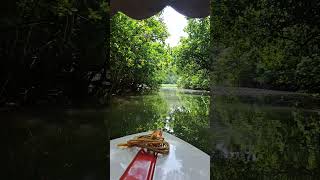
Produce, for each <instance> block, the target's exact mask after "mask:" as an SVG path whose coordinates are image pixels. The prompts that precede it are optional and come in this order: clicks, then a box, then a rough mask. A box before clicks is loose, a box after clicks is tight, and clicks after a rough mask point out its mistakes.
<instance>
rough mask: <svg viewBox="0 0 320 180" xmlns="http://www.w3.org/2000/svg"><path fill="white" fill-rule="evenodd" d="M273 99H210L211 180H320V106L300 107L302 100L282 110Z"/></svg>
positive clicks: (292, 99)
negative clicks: (319, 179)
mask: <svg viewBox="0 0 320 180" xmlns="http://www.w3.org/2000/svg"><path fill="white" fill-rule="evenodd" d="M271 97H272V95H270V96H244V95H232V94H225V95H214V94H213V95H212V96H211V105H210V106H211V107H210V128H211V133H210V137H211V152H210V154H211V166H212V167H211V170H212V171H211V178H212V179H239V178H240V179H241V178H244V179H317V178H318V177H319V172H320V169H319V168H320V166H319V162H320V157H319V153H318V152H319V150H320V143H319V142H320V136H319V134H320V131H319V127H320V123H319V122H320V116H319V106H318V105H313V107H312V109H318V110H312V109H306V108H305V107H297V106H295V104H302V102H303V101H304V100H303V99H304V98H303V97H300V98H297V97H298V96H296V97H290V95H289V96H287V97H286V98H284V99H283V100H284V101H283V102H280V101H281V99H279V100H278V101H277V102H278V104H277V103H276V102H273V101H270V100H269V99H270V98H271ZM274 98H276V96H275V97H274ZM288 102H289V103H288ZM292 102H295V103H292ZM309 108H310V107H309Z"/></svg>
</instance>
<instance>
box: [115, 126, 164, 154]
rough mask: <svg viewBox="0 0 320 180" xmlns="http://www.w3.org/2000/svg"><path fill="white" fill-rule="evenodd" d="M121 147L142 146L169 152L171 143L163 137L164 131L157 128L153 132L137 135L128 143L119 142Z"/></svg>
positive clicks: (160, 151) (158, 151)
mask: <svg viewBox="0 0 320 180" xmlns="http://www.w3.org/2000/svg"><path fill="white" fill-rule="evenodd" d="M118 146H119V147H129V148H130V147H140V148H146V149H147V150H148V151H153V152H155V153H161V154H168V153H169V147H170V146H169V143H168V142H166V141H165V140H164V138H163V137H162V131H161V130H156V131H154V132H153V133H152V134H148V135H142V136H137V137H135V138H134V139H132V140H129V141H127V143H123V144H118Z"/></svg>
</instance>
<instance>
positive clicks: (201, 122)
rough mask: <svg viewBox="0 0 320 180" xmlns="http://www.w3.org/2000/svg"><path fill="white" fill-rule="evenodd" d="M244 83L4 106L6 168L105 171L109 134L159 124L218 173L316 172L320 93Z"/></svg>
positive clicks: (56, 175)
mask: <svg viewBox="0 0 320 180" xmlns="http://www.w3.org/2000/svg"><path fill="white" fill-rule="evenodd" d="M241 91H243V93H239V92H237V91H233V90H231V91H230V90H228V91H225V90H221V89H217V90H214V91H213V92H211V93H209V92H207V91H195V90H186V89H179V88H177V87H176V86H172V85H171V86H168V85H167V86H162V88H161V89H160V91H159V92H155V93H153V94H149V95H141V96H127V97H121V98H120V97H117V98H113V100H112V103H111V106H110V107H109V108H105V109H100V110H97V109H57V108H55V109H52V108H51V109H45V108H44V109H36V110H31V109H28V110H25V111H22V112H15V113H6V114H1V117H3V124H2V129H1V133H2V137H5V139H6V141H5V144H6V145H7V146H5V148H3V150H4V156H5V158H7V159H8V161H9V162H10V164H9V165H8V167H7V168H8V171H5V172H7V173H8V174H7V175H8V176H9V177H13V178H12V179H19V177H30V178H29V179H35V178H34V177H41V178H42V179H77V180H79V179H103V177H105V176H106V169H105V167H106V163H107V165H108V162H107V161H108V146H107V144H108V140H109V139H114V138H117V137H121V136H125V135H129V134H133V133H138V132H143V131H147V130H153V129H159V128H160V129H163V130H165V131H167V132H169V133H171V134H173V135H175V136H177V137H179V138H181V139H183V140H184V141H187V142H188V143H190V144H192V145H194V146H196V147H197V148H199V149H200V150H202V151H204V152H206V153H207V154H209V155H210V156H211V175H212V177H215V178H219V177H220V178H222V179H224V177H231V179H232V177H234V178H237V179H239V178H241V177H243V178H245V179H248V177H251V176H252V179H256V178H259V177H262V178H267V179H268V178H272V179H290V178H292V177H294V178H295V177H299V178H314V177H318V176H319V175H320V174H319V172H320V168H319V167H320V153H319V152H320V113H319V109H320V108H319V101H318V100H317V99H313V98H310V97H307V96H304V95H301V94H290V93H284V92H271V91H270V92H268V91H264V92H263V93H262V92H259V91H257V90H254V91H255V93H251V92H250V91H251V90H250V89H242V90H241ZM232 92H234V93H232ZM248 92H250V93H248ZM5 176H6V175H5Z"/></svg>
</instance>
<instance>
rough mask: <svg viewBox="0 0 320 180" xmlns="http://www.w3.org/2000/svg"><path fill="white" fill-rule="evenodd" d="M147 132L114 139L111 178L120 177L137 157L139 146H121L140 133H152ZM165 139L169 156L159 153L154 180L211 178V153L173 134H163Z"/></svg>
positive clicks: (111, 154) (111, 142) (111, 155)
mask: <svg viewBox="0 0 320 180" xmlns="http://www.w3.org/2000/svg"><path fill="white" fill-rule="evenodd" d="M150 133H152V132H143V133H138V134H132V135H129V136H125V137H121V138H117V139H113V140H111V141H110V179H111V180H118V179H119V178H120V177H121V175H122V174H123V173H124V172H125V170H126V168H127V167H128V165H129V164H130V162H131V161H132V160H133V158H134V157H135V156H136V154H137V153H138V151H139V148H137V147H133V148H125V149H122V148H119V147H117V145H118V144H120V143H125V142H127V141H128V140H130V139H133V138H134V137H136V136H140V135H146V134H150ZM162 136H163V137H164V139H165V141H167V142H168V143H169V144H170V152H169V154H168V155H161V154H159V155H158V158H157V161H156V167H155V171H154V176H153V179H154V180H173V179H175V180H194V179H196V180H209V179H210V156H209V155H207V154H206V153H204V152H203V151H201V150H199V149H197V148H196V147H194V146H192V145H191V144H189V143H187V142H185V141H183V140H181V139H179V138H177V137H175V136H173V135H171V134H169V133H166V132H163V133H162Z"/></svg>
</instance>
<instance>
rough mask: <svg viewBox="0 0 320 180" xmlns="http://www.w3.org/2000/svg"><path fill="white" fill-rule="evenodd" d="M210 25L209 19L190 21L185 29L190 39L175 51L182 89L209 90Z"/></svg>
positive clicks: (179, 82)
mask: <svg viewBox="0 0 320 180" xmlns="http://www.w3.org/2000/svg"><path fill="white" fill-rule="evenodd" d="M209 25H210V24H209V18H205V19H189V20H188V25H187V27H186V28H185V32H186V33H187V34H188V37H186V38H182V39H181V40H180V45H179V46H178V47H175V49H174V51H173V52H174V53H173V54H174V55H173V56H174V58H175V59H174V60H175V63H176V66H177V74H178V75H179V79H178V80H177V84H178V85H179V86H181V87H184V88H191V89H209V70H208V67H209V61H210V59H209V47H210V46H209V43H210V38H209V35H210V34H209V32H210V31H209V29H210V27H209Z"/></svg>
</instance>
